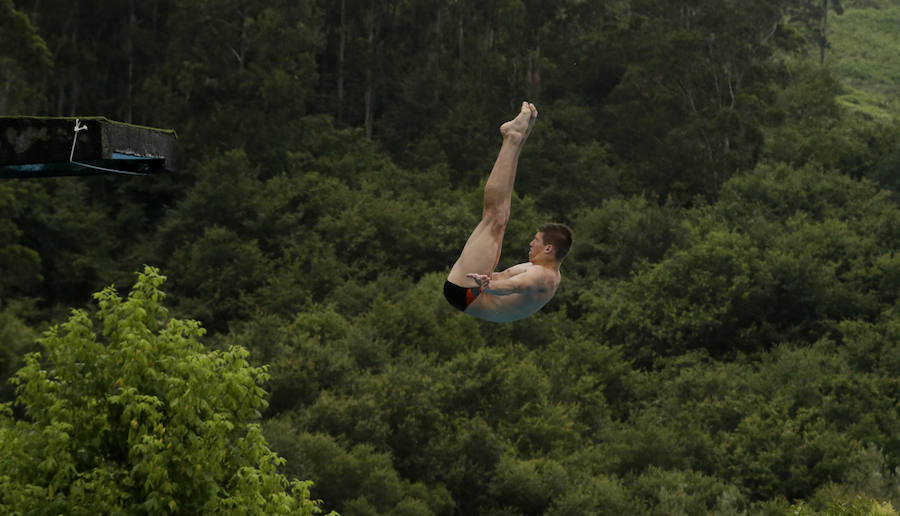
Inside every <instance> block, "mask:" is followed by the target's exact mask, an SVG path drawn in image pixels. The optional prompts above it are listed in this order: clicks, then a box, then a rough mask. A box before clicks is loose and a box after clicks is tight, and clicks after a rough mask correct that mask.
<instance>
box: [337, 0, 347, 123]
mask: <svg viewBox="0 0 900 516" xmlns="http://www.w3.org/2000/svg"><path fill="white" fill-rule="evenodd" d="M346 16H347V0H341V26H340V29H339V31H338V33H339V43H338V62H337V122H338V125H340V124H341V123H342V122H343V121H344V52H345V50H346V45H347V25H346V23H347V19H346Z"/></svg>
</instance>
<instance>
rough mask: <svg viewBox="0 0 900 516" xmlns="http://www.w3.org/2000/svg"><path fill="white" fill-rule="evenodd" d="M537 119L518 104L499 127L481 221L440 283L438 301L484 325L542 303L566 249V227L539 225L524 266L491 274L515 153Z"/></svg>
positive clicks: (554, 281)
mask: <svg viewBox="0 0 900 516" xmlns="http://www.w3.org/2000/svg"><path fill="white" fill-rule="evenodd" d="M537 115H538V112H537V108H535V107H534V104H531V103H528V102H523V103H522V109H521V111H519V114H518V115H517V116H516V117H515V118H514V119H512V120H510V121H509V122H506V123H504V124H503V125H501V126H500V134H501V135H502V136H503V144H502V145H501V147H500V153H499V154H498V155H497V161H496V162H495V163H494V168H493V169H492V170H491V175H490V176H489V177H488V180H487V183H486V184H485V186H484V209H483V211H482V215H481V222H479V223H478V226H477V227H476V228H475V230H474V231H473V232H472V234H471V235H470V236H469V240H468V241H467V242H466V245H465V247H463V250H462V254H460V256H459V259H457V260H456V263H455V264H453V268H452V269H451V270H450V274H449V275H448V276H447V281H445V282H444V297H446V298H447V301H449V302H450V304H451V305H453V306H455V307H456V308H458V309H459V310H462V311H463V312H465V313H467V314H469V315H471V316H474V317H478V318H479V319H484V320H486V321H491V322H508V321H515V320H518V319H523V318H525V317H528V316H529V315H531V314H533V313H535V312H537V311H538V310H540V308H541V307H542V306H544V305H545V304H547V302H548V301H550V299H552V298H553V295H554V294H555V293H556V289H557V288H558V287H559V282H560V279H561V277H560V273H559V266H560V264H561V263H562V260H563V258H564V257H565V256H566V253H567V252H568V251H569V248H570V247H571V245H572V231H571V229H569V227H568V226H566V225H565V224H557V223H549V224H544V225H542V226H541V227H539V228H538V230H537V233H536V234H535V235H534V239H533V240H532V241H531V243H530V244H529V246H530V250H529V251H528V261H527V262H525V263H520V264H518V265H514V266H512V267H510V268H508V269H506V270H505V271H502V272H494V268H496V267H497V264H498V263H499V262H500V250H501V247H502V246H503V235H504V233H505V232H506V224H507V222H508V221H509V211H510V204H511V201H512V192H513V183H514V182H515V179H516V167H517V165H518V162H519V155H520V154H521V153H522V147H523V146H524V145H525V140H526V139H528V135H529V134H530V133H531V129H532V127H534V122H535V120H537Z"/></svg>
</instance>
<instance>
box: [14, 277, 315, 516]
mask: <svg viewBox="0 0 900 516" xmlns="http://www.w3.org/2000/svg"><path fill="white" fill-rule="evenodd" d="M164 279H165V278H163V277H162V276H160V275H159V273H158V272H157V271H156V270H154V269H152V268H150V267H147V268H146V270H145V272H144V274H142V275H141V276H140V277H139V279H138V282H137V284H136V285H135V287H134V289H133V290H132V292H131V294H130V295H129V296H128V299H127V300H124V301H123V300H122V299H121V298H120V297H118V295H117V294H116V292H115V291H114V290H113V289H111V288H107V289H105V290H103V291H102V292H99V293H97V294H96V295H95V296H94V297H95V298H96V299H97V301H98V304H99V311H98V312H97V314H96V317H91V316H90V315H89V314H88V313H86V312H84V311H80V310H75V311H73V313H72V316H71V317H70V318H69V320H68V322H66V323H64V324H62V325H61V326H53V327H52V328H51V329H50V330H49V331H48V332H47V333H46V335H45V336H44V337H43V338H42V339H41V347H42V350H43V353H32V354H29V355H28V356H27V357H26V365H25V367H23V368H22V369H21V370H19V372H18V373H16V376H15V378H14V379H13V381H14V383H16V384H18V385H19V387H18V397H17V402H18V404H19V405H21V406H22V407H23V408H24V409H25V419H26V420H24V421H14V420H13V419H12V418H10V413H9V408H8V407H7V406H0V409H2V410H3V413H0V438H2V439H0V440H2V442H3V444H4V446H3V447H2V451H0V470H2V471H3V475H0V510H2V511H3V513H4V514H10V513H15V514H95V513H97V512H100V513H103V514H116V513H118V514H163V513H180V514H259V515H263V514H266V515H268V514H292V515H294V514H307V515H311V514H315V513H319V512H320V511H319V510H318V508H317V507H316V505H315V504H313V503H311V502H310V501H309V491H308V484H304V483H301V482H300V481H296V480H295V481H293V482H292V483H291V484H290V485H289V484H288V482H287V480H286V479H285V478H284V476H283V475H281V474H280V473H278V472H277V467H278V465H279V463H283V462H284V460H283V459H279V458H278V457H277V456H276V455H275V454H274V453H273V452H272V451H270V450H269V449H268V447H267V445H266V444H265V440H264V438H263V435H262V428H261V427H260V425H259V424H254V423H248V422H249V421H252V420H253V419H256V418H259V415H260V414H259V411H260V410H262V409H263V408H264V406H265V404H266V402H265V399H264V394H265V391H264V390H263V389H262V387H261V386H260V385H261V384H262V383H264V382H265V379H266V374H265V372H264V370H263V368H258V367H250V365H249V364H248V363H247V360H246V358H247V355H248V352H247V351H246V350H245V349H243V348H237V347H231V348H229V349H227V350H224V351H212V352H207V351H206V350H204V349H203V346H202V345H201V344H200V342H199V341H198V340H197V339H198V338H199V337H200V336H201V335H202V334H203V330H202V328H201V327H200V325H199V324H198V323H197V322H196V321H182V320H178V319H169V318H167V316H166V311H165V309H164V308H163V307H162V306H161V304H160V302H161V299H162V297H163V294H162V292H161V291H160V290H159V286H160V285H161V284H162V282H163V281H164ZM95 326H96V327H97V329H96V330H95V329H94V328H95ZM44 363H45V364H46V368H44V367H45V366H44V365H43V364H44ZM287 488H290V490H291V492H290V493H289V492H287V490H286V489H287Z"/></svg>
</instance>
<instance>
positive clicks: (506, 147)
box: [447, 102, 537, 287]
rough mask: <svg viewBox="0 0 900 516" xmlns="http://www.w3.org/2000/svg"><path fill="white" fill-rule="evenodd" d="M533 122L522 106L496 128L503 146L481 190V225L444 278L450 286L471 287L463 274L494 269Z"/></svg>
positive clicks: (530, 106) (533, 115)
mask: <svg viewBox="0 0 900 516" xmlns="http://www.w3.org/2000/svg"><path fill="white" fill-rule="evenodd" d="M536 118H537V109H536V108H535V107H534V105H533V104H529V103H527V102H523V103H522V109H521V111H520V112H519V114H518V115H517V116H516V117H515V118H514V119H512V120H510V121H509V122H506V123H505V124H503V125H501V126H500V134H502V135H503V144H502V145H501V147H500V152H499V154H498V155H497V160H496V161H495V162H494V168H493V169H492V170H491V175H490V176H489V177H488V180H487V183H486V184H485V186H484V209H483V210H482V214H481V222H479V223H478V226H477V227H476V228H475V230H474V231H473V232H472V234H471V235H470V236H469V240H468V241H467V242H466V245H465V247H463V250H462V253H461V254H460V256H459V259H458V260H456V263H455V264H454V265H453V268H452V269H451V270H450V274H449V275H448V276H447V279H448V280H449V281H450V282H451V283H455V284H457V285H459V286H461V287H474V286H476V283H475V280H473V279H471V278H467V277H466V274H469V273H478V274H490V273H492V272H493V271H494V268H495V267H497V263H499V261H500V250H501V248H502V247H503V235H504V233H505V232H506V224H507V222H508V221H509V210H510V204H511V201H512V192H513V184H514V183H515V180H516V167H517V165H518V162H519V155H520V154H521V153H522V147H523V145H524V144H525V140H526V139H527V138H528V135H529V134H530V133H531V128H532V127H533V126H534V122H535V119H536Z"/></svg>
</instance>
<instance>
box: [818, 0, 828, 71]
mask: <svg viewBox="0 0 900 516" xmlns="http://www.w3.org/2000/svg"><path fill="white" fill-rule="evenodd" d="M827 48H828V0H822V38H821V40H820V41H819V64H821V65H824V64H825V52H826V49H827Z"/></svg>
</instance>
